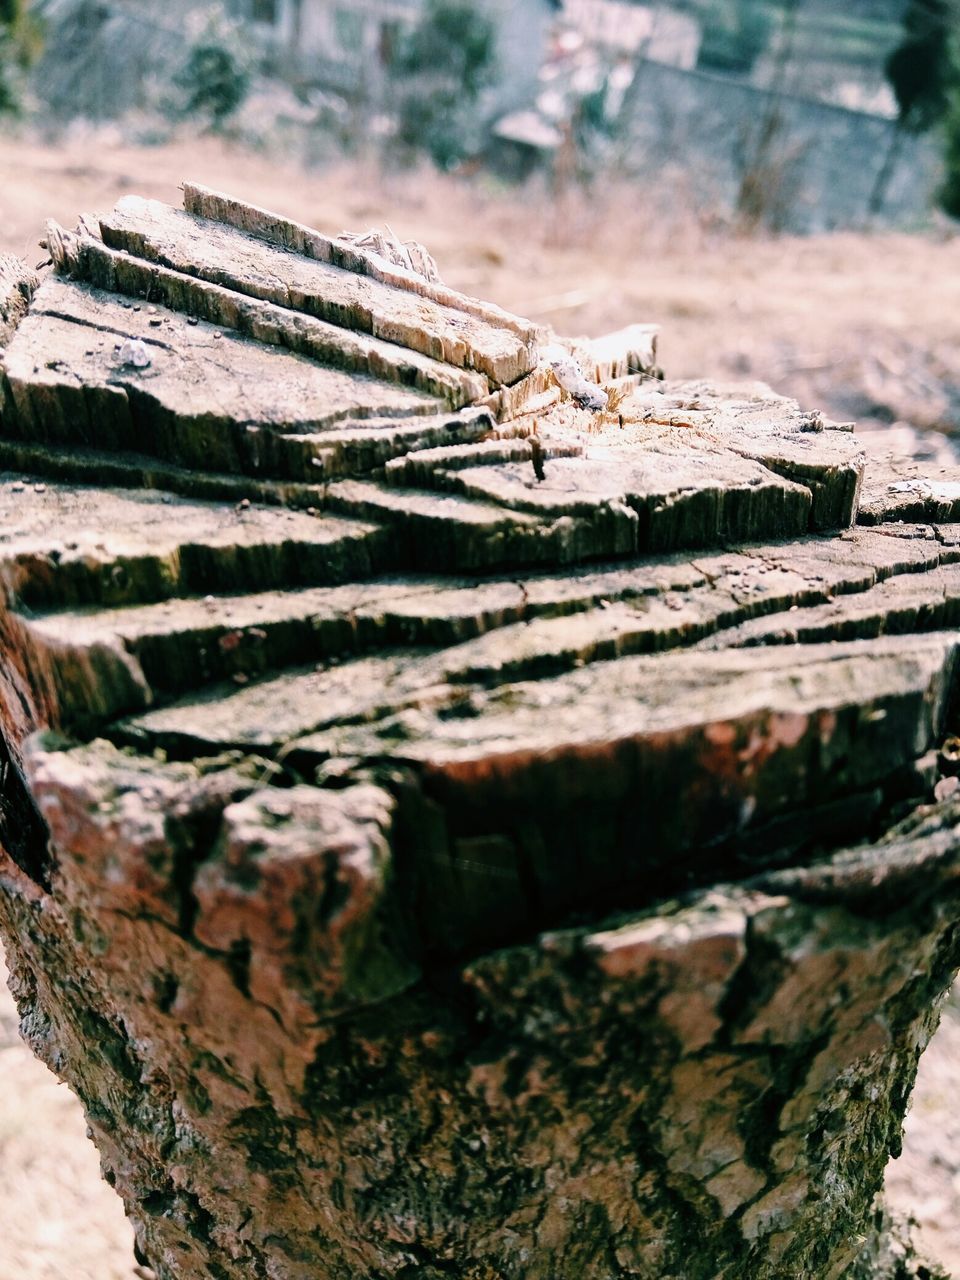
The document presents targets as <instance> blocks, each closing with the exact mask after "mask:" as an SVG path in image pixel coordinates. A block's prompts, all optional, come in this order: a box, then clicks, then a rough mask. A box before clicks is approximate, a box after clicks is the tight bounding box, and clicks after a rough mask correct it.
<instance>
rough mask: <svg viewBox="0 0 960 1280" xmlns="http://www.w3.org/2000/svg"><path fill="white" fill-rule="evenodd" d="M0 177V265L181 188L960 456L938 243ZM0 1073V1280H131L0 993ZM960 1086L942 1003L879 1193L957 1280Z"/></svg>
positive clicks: (112, 1222)
mask: <svg viewBox="0 0 960 1280" xmlns="http://www.w3.org/2000/svg"><path fill="white" fill-rule="evenodd" d="M0 174H2V179H0V251H4V250H6V251H12V252H15V253H19V254H21V255H23V256H25V257H27V258H28V259H29V260H30V261H31V263H36V262H39V261H41V259H42V258H43V257H44V254H43V252H42V250H40V249H39V248H38V247H37V246H38V241H39V240H40V238H41V237H42V234H43V225H44V221H45V219H46V218H48V217H53V218H56V219H57V220H58V221H61V222H63V223H64V224H65V225H67V226H71V225H73V223H74V222H75V221H76V217H77V214H78V213H80V212H82V211H96V209H97V208H102V207H105V206H109V205H111V204H112V203H113V201H114V200H115V199H116V198H117V196H119V195H121V194H123V193H124V192H129V191H133V192H137V193H139V194H142V195H148V196H156V197H158V198H161V199H164V200H167V201H170V202H172V203H176V202H178V200H179V193H178V191H177V184H178V183H179V182H180V181H181V180H182V179H184V178H189V179H193V180H197V181H202V182H205V183H206V184H207V185H209V186H214V187H219V188H221V189H227V190H230V191H232V192H233V193H235V194H237V195H239V196H242V197H243V198H245V199H248V200H252V201H255V202H257V203H260V204H264V205H266V206H268V207H271V208H274V209H277V210H279V211H280V212H283V213H287V214H290V215H293V216H295V217H298V218H300V219H302V220H303V221H305V222H308V223H311V224H312V225H315V226H318V227H320V228H321V229H322V230H324V231H328V232H334V233H336V232H338V231H341V230H345V229H349V230H363V229H366V228H367V227H369V226H373V225H382V224H383V223H384V222H387V223H389V224H390V225H391V226H392V227H393V229H394V230H395V231H397V232H398V233H399V234H400V235H401V236H403V237H405V238H407V237H409V238H415V239H418V240H420V241H422V242H424V243H425V244H426V245H427V246H428V247H429V248H430V250H431V251H432V252H433V254H434V256H435V257H436V258H437V260H438V263H439V266H440V269H441V273H442V275H443V277H444V279H445V280H446V281H447V282H448V283H449V284H451V285H453V286H455V287H457V288H460V289H463V290H464V291H466V292H470V293H474V294H478V295H480V296H483V297H487V298H490V299H492V300H494V301H496V302H499V303H500V304H502V305H503V306H506V307H508V308H511V309H512V310H515V311H518V312H520V313H521V314H524V315H527V316H530V317H532V318H534V319H537V320H541V321H545V322H548V323H551V324H553V325H554V326H555V327H556V328H557V329H560V330H563V331H565V332H568V333H573V334H580V333H585V334H598V333H601V332H604V331H606V330H609V329H614V328H618V327H620V326H621V325H623V324H627V323H629V322H631V321H633V320H643V321H657V322H659V323H660V324H661V325H662V326H663V337H662V344H661V357H662V363H663V364H664V366H665V368H666V370H667V373H668V374H669V375H670V376H671V377H699V376H709V377H712V378H737V379H743V378H762V379H764V380H765V381H768V382H770V383H771V384H772V385H773V386H775V387H776V388H777V389H779V390H783V391H786V392H789V393H791V394H794V395H797V396H799V397H801V398H802V399H803V400H804V402H805V404H806V405H807V406H809V407H811V408H814V407H822V408H824V409H826V410H827V412H829V413H832V414H833V415H834V416H837V417H842V418H855V419H857V420H858V422H860V423H861V424H862V425H863V426H864V428H865V429H869V430H882V431H884V432H885V434H886V435H887V436H889V438H890V439H891V441H893V442H895V443H898V444H901V445H902V446H903V447H904V448H907V449H912V450H914V451H916V452H918V453H920V454H926V456H928V457H930V458H935V459H936V460H937V461H938V462H939V463H940V465H942V466H950V465H956V462H957V459H958V458H960V446H958V445H957V444H956V443H955V441H956V439H957V438H958V437H956V436H955V437H954V442H951V436H950V432H951V430H953V431H954V432H956V431H958V430H960V427H958V424H960V237H956V236H954V235H952V234H951V233H949V231H948V230H947V229H945V228H944V229H941V230H940V231H933V232H929V233H926V234H924V235H922V236H920V235H918V236H907V235H893V234H871V233H863V234H853V233H845V234H836V235H831V236H819V237H812V238H808V239H799V238H779V239H773V238H770V239H766V238H760V239H757V238H751V239H748V238H742V237H738V236H736V235H734V234H733V233H732V232H731V231H730V229H729V228H726V227H724V226H722V225H720V224H714V223H711V224H704V222H703V221H698V220H696V219H694V218H692V217H691V216H689V215H688V214H687V213H686V212H685V210H684V201H683V198H682V191H678V192H677V193H675V194H676V199H675V200H673V198H672V197H673V195H674V193H670V192H664V191H662V190H658V191H656V192H648V191H645V190H643V189H642V188H633V189H630V190H626V189H620V188H616V187H615V188H613V189H604V190H600V189H594V190H593V191H589V192H582V191H567V192H560V193H553V194H552V195H551V193H549V192H548V191H547V190H546V189H544V190H542V191H540V190H537V189H535V188H534V189H532V190H528V191H525V192H524V193H523V194H522V195H520V196H518V195H517V193H515V192H514V193H511V192H506V191H504V190H502V189H498V188H495V187H493V186H491V185H489V184H486V183H484V182H482V181H480V180H477V179H475V180H473V181H472V182H469V183H466V182H462V181H461V182H458V181H456V180H454V179H442V178H438V177H436V176H426V177H425V176H417V175H401V176H392V177H389V178H386V179H384V178H382V177H380V176H378V175H377V174H376V173H375V172H374V171H373V170H372V169H370V168H367V167H365V166H363V165H359V164H356V165H353V166H350V167H346V168H343V169H340V170H336V171H329V170H327V171H324V172H322V173H313V174H304V173H302V172H298V171H297V170H295V169H293V168H291V167H286V166H284V165H283V164H278V163H277V162H276V161H275V160H274V159H273V158H271V157H267V156H264V155H251V154H245V153H240V152H237V151H234V150H231V149H230V148H229V147H227V146H225V145H224V144H223V143H220V142H216V141H214V140H210V139H199V140H198V139H188V140H185V141H183V142H182V143H180V144H177V145H168V146H164V147H162V148H154V149H145V148H135V147H131V146H126V145H121V144H118V143H116V142H115V141H112V140H111V139H110V138H109V137H107V136H104V135H103V134H99V135H95V134H87V135H83V136H81V135H78V136H76V137H74V138H73V139H72V140H71V141H70V143H69V144H68V145H57V146H48V145H41V144H39V143H37V142H35V141H33V140H31V139H28V138H26V137H21V138H17V137H12V138H11V137H7V138H0ZM0 1073H2V1081H3V1088H2V1089H0V1206H2V1208H0V1280H20V1278H21V1277H22V1278H23V1280H134V1277H135V1275H136V1272H135V1269H134V1264H133V1257H132V1244H131V1233H130V1230H129V1227H128V1226H127V1224H126V1222H125V1221H124V1217H123V1213H122V1210H121V1208H120V1204H119V1201H118V1200H117V1199H116V1197H115V1196H114V1194H113V1193H112V1192H111V1191H110V1190H109V1189H108V1188H107V1187H106V1185H105V1184H103V1183H101V1182H100V1181H99V1177H98V1167H97V1159H96V1153H95V1152H94V1150H93V1148H92V1146H91V1145H90V1144H89V1143H88V1142H87V1140H86V1138H85V1136H84V1122H83V1118H82V1115H81V1114H80V1111H79V1107H78V1105H77V1104H76V1103H75V1102H74V1100H73V1099H72V1097H71V1095H70V1094H69V1093H68V1091H67V1090H66V1089H65V1088H64V1087H63V1086H61V1085H58V1084H57V1083H56V1082H55V1081H54V1079H53V1077H52V1076H51V1075H50V1074H49V1073H48V1072H47V1071H46V1070H45V1068H44V1067H42V1066H41V1065H40V1064H39V1063H37V1062H35V1061H34V1059H33V1058H32V1057H31V1055H30V1054H29V1053H28V1051H27V1050H26V1049H25V1048H24V1047H23V1046H22V1045H21V1044H20V1042H19V1041H18V1039H17V1036H16V1018H15V1014H14V1011H13V1006H12V1002H11V1001H10V999H9V997H8V996H7V993H6V989H5V987H4V986H3V984H2V983H0ZM958 1076H960V1006H958V1005H957V1004H956V1003H955V1002H951V1003H950V1004H948V1006H947V1010H946V1014H945V1017H944V1021H943V1024H942V1027H941V1030H940V1031H939V1032H938V1034H937V1036H936V1037H935V1039H934V1041H933V1043H932V1045H931V1047H930V1049H929V1051H928V1052H927V1054H926V1055H925V1057H924V1059H923V1062H922V1064H921V1073H920V1080H919V1083H918V1087H917V1091H916V1093H915V1096H914V1102H913V1108H912V1111H911V1114H910V1116H909V1119H908V1124H907V1138H906V1148H905V1152H904V1155H903V1156H902V1157H901V1159H900V1160H898V1161H897V1162H895V1163H894V1164H893V1165H892V1166H891V1171H890V1174H889V1177H888V1187H889V1191H890V1196H891V1199H892V1201H893V1204H894V1207H895V1208H896V1209H897V1211H898V1212H901V1213H910V1212H912V1213H913V1214H915V1216H916V1217H917V1218H918V1219H919V1220H920V1224H921V1226H920V1232H919V1236H918V1238H919V1240H920V1242H921V1243H922V1245H923V1246H924V1247H925V1248H926V1250H927V1252H928V1253H929V1254H930V1255H931V1257H933V1258H935V1259H936V1260H938V1261H940V1262H941V1263H942V1264H943V1265H944V1266H946V1267H947V1268H948V1270H950V1271H953V1272H955V1273H956V1274H957V1275H958V1276H960V1113H958V1111H957V1109H956V1106H955V1105H954V1096H955V1089H956V1083H957V1079H958Z"/></svg>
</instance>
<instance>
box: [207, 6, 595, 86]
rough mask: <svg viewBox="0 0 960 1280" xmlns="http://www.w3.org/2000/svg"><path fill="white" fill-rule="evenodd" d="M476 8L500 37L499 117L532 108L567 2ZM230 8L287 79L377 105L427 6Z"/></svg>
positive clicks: (498, 65) (498, 50) (498, 47)
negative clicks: (526, 105) (405, 38)
mask: <svg viewBox="0 0 960 1280" xmlns="http://www.w3.org/2000/svg"><path fill="white" fill-rule="evenodd" d="M475 7H476V8H478V9H480V10H482V11H484V12H486V13H488V14H489V16H490V18H491V19H492V20H493V22H494V24H495V26H496V30H497V70H498V90H497V102H496V107H497V109H499V110H501V111H502V110H506V109H509V108H511V107H512V106H515V105H519V104H521V103H523V102H526V101H529V100H530V99H531V97H533V96H534V94H535V86H536V80H537V73H538V70H539V68H540V64H541V62H542V61H543V57H544V56H545V52H546V49H547V45H548V41H549V37H550V30H551V26H552V23H553V21H554V19H555V18H556V16H557V11H558V9H559V8H560V7H561V0H475ZM618 7H619V6H618ZM230 8H231V10H232V11H233V13H234V14H235V15H236V16H237V17H240V18H244V19H246V20H247V21H249V22H250V23H251V24H252V25H253V27H254V29H255V30H256V32H257V34H259V36H260V37H261V38H262V39H263V40H264V41H265V42H266V43H267V44H268V46H269V47H270V49H271V51H272V57H273V63H274V66H275V67H276V69H277V70H278V71H280V72H282V73H283V74H284V75H285V76H287V77H288V78H291V79H293V80H295V81H297V82H299V83H303V84H308V85H313V86H316V87H318V88H322V89H329V90H334V91H337V92H340V93H344V94H348V95H350V96H362V97H372V98H374V99H375V98H377V97H378V95H379V92H380V90H381V88H382V86H383V84H384V83H385V81H386V77H387V73H388V70H389V67H390V62H391V59H392V55H393V52H394V50H395V49H396V47H397V43H398V41H399V40H400V39H401V38H402V35H403V32H404V30H405V29H409V28H411V27H412V26H414V25H415V24H416V23H417V22H418V21H419V20H420V18H421V17H422V16H423V12H424V10H425V8H426V0H231V3H230ZM424 70H425V71H428V70H429V68H424Z"/></svg>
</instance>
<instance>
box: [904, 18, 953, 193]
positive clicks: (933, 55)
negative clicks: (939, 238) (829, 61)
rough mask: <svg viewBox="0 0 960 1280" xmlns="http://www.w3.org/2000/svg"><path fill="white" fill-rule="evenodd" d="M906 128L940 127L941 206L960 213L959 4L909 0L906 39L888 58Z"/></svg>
mask: <svg viewBox="0 0 960 1280" xmlns="http://www.w3.org/2000/svg"><path fill="white" fill-rule="evenodd" d="M886 73H887V79H888V80H889V81H890V84H891V86H892V87H893V91H894V93H895V94H896V98H897V106H898V108H899V123H900V126H901V129H904V130H907V131H908V132H910V133H925V132H927V131H928V130H930V129H932V128H934V127H935V126H939V128H940V129H941V132H942V134H943V141H944V167H945V177H944V181H943V184H942V186H941V188H940V192H939V200H940V207H941V208H942V209H943V210H944V211H945V212H946V213H948V214H950V216H951V217H953V218H960V3H958V0H910V4H909V5H908V7H907V11H906V13H905V14H904V17H903V39H902V41H901V43H900V44H899V45H898V46H897V48H896V49H894V51H893V53H891V54H890V57H889V58H888V59H887V63H886Z"/></svg>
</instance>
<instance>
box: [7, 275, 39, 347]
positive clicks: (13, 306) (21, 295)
mask: <svg viewBox="0 0 960 1280" xmlns="http://www.w3.org/2000/svg"><path fill="white" fill-rule="evenodd" d="M38 284H39V281H38V279H37V276H36V273H35V272H33V271H30V270H29V269H28V267H27V264H26V263H25V262H24V261H23V260H22V259H21V258H14V257H13V256H12V255H11V254H6V253H0V347H3V346H5V345H6V343H7V342H8V341H9V340H10V338H11V337H12V336H13V331H14V330H15V329H16V327H17V325H18V324H19V323H20V321H21V320H22V319H23V317H24V316H25V315H26V313H27V308H28V307H29V305H30V299H31V298H32V297H33V293H34V290H35V289H36V287H37V285H38Z"/></svg>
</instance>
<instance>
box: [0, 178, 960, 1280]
mask: <svg viewBox="0 0 960 1280" xmlns="http://www.w3.org/2000/svg"><path fill="white" fill-rule="evenodd" d="M185 203H186V211H185V212H177V211H173V210H168V209H165V208H163V207H162V206H159V205H156V204H153V203H151V202H145V201H138V200H131V199H128V200H124V201H121V203H120V205H119V206H118V207H117V209H116V210H114V211H113V212H112V213H111V214H108V215H105V216H104V217H103V218H101V219H100V220H99V221H98V222H96V223H94V222H92V221H91V220H84V221H82V222H81V224H80V227H79V228H78V230H77V232H75V233H67V232H64V231H63V230H62V229H60V228H56V227H52V228H51V229H50V234H49V244H50V246H51V253H52V255H53V257H54V259H55V261H56V263H57V264H58V267H59V268H60V274H59V276H58V277H52V278H49V279H47V280H45V281H44V283H43V284H42V285H41V286H40V288H39V289H38V290H37V291H36V295H35V297H34V298H33V301H32V305H31V307H30V310H29V314H26V315H25V316H24V315H23V311H24V308H23V307H19V304H17V306H18V307H19V310H16V312H14V308H12V307H11V306H9V305H8V306H7V311H6V312H5V311H4V309H3V308H4V302H3V299H4V297H7V298H8V299H9V298H12V297H13V293H14V292H16V293H17V296H19V297H23V298H25V297H26V296H27V295H26V294H25V293H24V292H23V291H22V290H20V288H19V286H18V285H16V286H14V289H13V292H11V290H7V291H6V293H5V292H4V290H5V289H6V285H5V284H4V281H5V280H6V279H8V278H10V279H12V280H18V279H20V278H21V277H20V276H18V275H17V273H16V272H15V271H13V270H12V269H10V270H8V271H6V274H4V271H3V269H0V320H2V318H3V316H4V315H6V314H9V315H10V316H12V317H13V320H12V322H11V323H10V325H9V335H10V336H9V341H8V343H7V346H6V350H5V352H4V354H3V362H2V396H3V400H2V406H3V408H2V419H0V466H3V467H4V468H6V470H5V472H4V474H3V475H2V476H0V585H2V591H3V599H2V603H0V653H2V656H3V659H4V661H3V664H2V667H0V728H2V734H3V744H4V747H3V750H4V754H3V766H2V784H3V785H2V807H0V820H2V831H0V835H2V843H3V846H4V852H3V854H2V860H0V927H2V929H3V932H4V936H5V941H6V944H7V945H8V947H9V954H10V963H11V973H12V983H13V987H14V990H15V994H16V995H17V999H18V1001H19V1004H20V1009H21V1012H22V1017H23V1030H24V1034H25V1035H26V1036H27V1038H28V1039H29V1041H30V1042H31V1043H32V1044H33V1046H34V1047H35V1049H36V1050H37V1052H38V1053H39V1054H40V1055H41V1056H42V1057H43V1058H44V1060H45V1061H47V1062H48V1064H49V1065H50V1066H51V1067H52V1068H53V1069H54V1070H55V1071H56V1072H57V1073H58V1074H59V1075H60V1076H61V1077H62V1078H64V1079H66V1080H67V1081H68V1082H69V1083H70V1084H71V1086H72V1087H73V1088H74V1089H75V1090H76V1092H77V1093H78V1094H79V1096H80V1097H81V1099H82V1101H83V1103H84V1105H85V1107H86V1110H87V1115H88V1117H89V1122H90V1127H91V1130H92V1132H93V1135H94V1137H95V1139H96V1141H97V1144H98V1146H99V1148H100V1151H101V1153H102V1157H103V1166H104V1171H105V1176H106V1177H107V1178H108V1179H109V1180H110V1181H111V1182H112V1184H113V1185H115V1186H116V1188H117V1190H118V1191H119V1192H120V1194H121V1195H122V1196H123V1198H124V1201H125V1203H126V1205H127V1209H128V1212H129V1213H130V1215H131V1217H132V1219H133V1221H134V1223H135V1225H136V1228H137V1234H138V1241H139V1248H140V1250H141V1251H142V1254H143V1256H144V1257H146V1258H148V1259H149V1262H150V1265H151V1266H152V1267H153V1268H154V1269H155V1270H156V1272H157V1273H158V1275H159V1276H160V1277H161V1278H162V1280H180V1278H182V1277H195V1276H196V1277H204V1276H209V1277H211V1278H212V1280H239V1278H240V1277H250V1276H256V1277H260V1278H261V1280H308V1278H309V1280H357V1278H358V1277H369V1280H387V1278H390V1280H413V1277H417V1278H418V1280H440V1277H458V1278H459V1280H621V1278H625V1277H643V1278H649V1280H671V1278H672V1280H715V1278H716V1280H719V1278H720V1277H723V1278H724V1280H748V1278H749V1280H781V1278H782V1280H796V1278H810V1280H813V1278H814V1277H816V1278H820V1277H824V1278H828V1277H830V1278H835V1280H840V1277H857V1280H867V1278H869V1280H881V1277H890V1278H891V1280H892V1277H896V1276H900V1277H907V1276H910V1275H917V1276H919V1275H921V1274H922V1271H920V1270H917V1269H916V1268H913V1269H912V1270H911V1269H909V1268H910V1267H912V1264H910V1263H909V1262H908V1260H907V1251H906V1250H905V1248H904V1247H902V1246H901V1245H899V1244H897V1243H896V1242H895V1241H894V1242H893V1243H891V1237H890V1235H889V1232H888V1231H887V1229H886V1224H885V1222H884V1221H883V1220H882V1216H881V1217H880V1218H878V1217H877V1215H876V1211H875V1209H874V1198H875V1195H876V1193H877V1191H878V1189H879V1187H880V1184H881V1181H882V1175H883V1170H884V1166H885V1164H886V1162H887V1160H888V1158H889V1156H890V1154H891V1153H894V1152H896V1151H897V1150H898V1147H899V1141H900V1126H901V1120H902V1117H903V1113H904V1109H905V1107H906V1105H907V1100H908V1097H909V1093H910V1089H911V1086H912V1081H913V1077H914V1073H915V1069H916V1064H917V1060H918V1057H919V1055H920V1053H921V1052H922V1049H923V1047H924V1046H925V1044H926V1042H927V1040H928V1039H929V1037H930V1035H931V1034H932V1032H933V1029H934V1028H935V1026H936V1021H937V1016H938V1009H939V1002H940V999H941V997H942V994H943V993H944V991H945V990H946V988H947V987H948V985H949V983H950V981H951V978H952V975H953V974H954V972H955V971H956V969H957V967H958V965H960V933H958V929H957V921H958V918H960V901H958V899H960V786H958V784H957V781H956V778H955V777H954V776H953V775H954V773H955V760H956V755H957V751H956V749H955V748H954V746H953V745H951V743H950V742H949V741H948V739H949V738H950V736H951V734H952V733H954V732H955V731H956V730H957V728H958V727H960V726H958V709H960V701H958V688H960V686H958V675H957V673H958V656H960V639H958V636H957V630H956V628H957V622H958V618H960V483H958V481H957V479H956V478H951V477H949V476H943V475H935V476H934V475H927V476H924V475H921V474H919V473H917V472H916V471H909V470H907V469H906V468H905V467H904V465H903V464H900V463H897V462H896V461H895V460H891V459H888V458H883V457H868V456H867V454H866V453H865V452H864V449H863V447H862V444H861V441H860V440H859V439H858V438H857V437H856V436H855V435H854V434H853V432H852V430H851V429H850V428H849V427H848V426H843V425H839V424H834V423H829V422H825V421H824V420H823V419H822V418H821V417H820V415H819V414H816V413H805V412H803V411H801V409H800V408H799V407H798V406H797V405H796V404H795V403H793V402H792V401H789V400H786V399H784V398H782V397H779V396H776V395H775V394H774V393H772V392H770V391H769V390H768V389H767V388H764V387H760V386H750V387H745V388H744V387H739V388H738V387H731V388H722V387H712V386H707V385H702V384H699V383H697V384H689V383H688V384H669V383H662V382H661V381H659V379H658V377H657V376H656V375H657V372H658V371H657V369H656V359H657V356H656V342H655V333H654V331H653V330H652V328H651V327H650V326H635V327H634V328H631V329H630V330H627V331H624V332H623V333H621V334H618V335H611V337H610V338H609V339H606V340H603V341H601V342H597V343H594V344H589V343H569V342H568V343H564V342H562V341H561V340H560V339H557V338H556V337H555V335H547V334H541V333H539V332H538V331H537V330H536V329H535V328H534V327H533V326H531V325H529V324H527V322H525V321H523V320H521V319H519V318H517V317H512V316H508V315H506V314H505V313H503V312H500V311H498V310H497V309H496V308H492V307H489V306H487V305H485V304H483V303H480V302H476V301H474V300H471V299H465V298H462V297H461V296H460V295H457V294H455V293H453V292H452V291H450V290H448V289H446V288H445V287H444V286H443V285H442V284H440V283H439V282H437V281H436V280H432V279H431V280H427V279H425V278H423V277H421V276H418V275H416V273H414V272H412V271H408V270H406V269H404V268H403V267H398V266H396V265H395V264H394V263H393V262H391V261H388V260H386V259H381V258H378V257H377V255H376V254H374V253H371V252H370V251H368V250H364V249H363V248H360V247H358V246H357V245H356V243H355V242H341V241H334V240H329V239H327V238H325V237H322V236H320V235H319V234H318V233H316V232H312V231H310V230H309V229H307V228H303V227H299V226H296V225H295V224H291V223H289V222H286V221H284V220H283V219H280V218H277V217H275V216H274V215H271V214H267V213H265V212H264V211H262V210H257V209H251V208H248V207H247V206H244V205H241V204H240V203H239V202H237V201H234V200H231V199H230V198H228V197H226V196H221V195H218V194H217V193H213V192H208V191H205V190H204V189H203V188H198V187H193V186H189V185H188V186H187V188H186V201H185ZM0 266H2V264H0ZM14 329H15V332H14ZM557 353H559V356H558V355H557ZM557 358H560V359H562V360H570V359H571V358H574V359H575V360H576V361H577V362H578V365H579V369H580V372H581V373H582V375H583V378H584V379H585V380H586V381H587V382H588V383H591V384H593V385H597V386H599V385H600V384H603V386H604V388H605V392H604V394H606V393H609V394H608V399H607V406H608V407H607V411H605V412H598V411H592V410H590V409H587V408H582V407H580V405H579V404H578V400H577V396H576V394H574V396H573V397H572V398H571V397H568V396H564V395H563V394H562V392H561V389H560V386H559V385H558V382H557V379H556V378H555V377H554V376H553V373H552V371H551V360H552V359H557ZM578 376H579V375H578ZM575 385H576V384H575ZM594 394H595V395H596V394H597V393H594ZM602 398H603V395H602V394H601V395H600V399H601V400H602Z"/></svg>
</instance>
